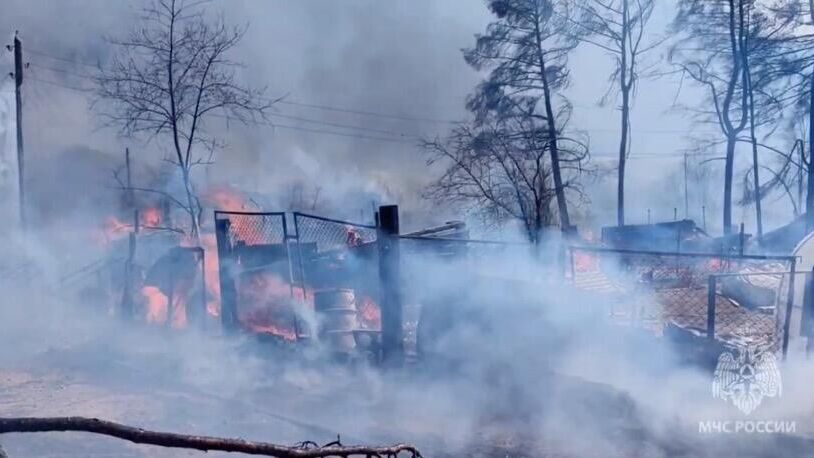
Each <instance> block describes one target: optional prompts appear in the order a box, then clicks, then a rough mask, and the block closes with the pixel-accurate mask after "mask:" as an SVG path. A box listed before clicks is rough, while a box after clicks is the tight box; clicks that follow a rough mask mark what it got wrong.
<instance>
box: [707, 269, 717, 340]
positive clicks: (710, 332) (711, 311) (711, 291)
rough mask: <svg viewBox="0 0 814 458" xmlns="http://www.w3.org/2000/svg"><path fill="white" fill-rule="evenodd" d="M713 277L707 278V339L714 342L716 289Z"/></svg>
mask: <svg viewBox="0 0 814 458" xmlns="http://www.w3.org/2000/svg"><path fill="white" fill-rule="evenodd" d="M716 286H717V285H716V277H715V275H710V276H709V284H708V285H707V338H708V339H710V340H715V289H716Z"/></svg>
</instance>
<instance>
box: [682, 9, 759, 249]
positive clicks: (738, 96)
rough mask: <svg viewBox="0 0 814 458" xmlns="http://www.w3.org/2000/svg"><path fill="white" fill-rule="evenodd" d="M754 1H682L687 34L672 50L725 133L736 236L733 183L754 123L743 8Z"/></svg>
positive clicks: (726, 215)
mask: <svg viewBox="0 0 814 458" xmlns="http://www.w3.org/2000/svg"><path fill="white" fill-rule="evenodd" d="M749 1H750V0H680V1H679V3H678V12H677V14H676V18H675V20H674V23H673V30H674V31H675V32H677V33H679V34H681V38H680V40H679V41H678V42H677V43H676V44H675V45H673V47H672V49H671V50H670V59H671V61H672V62H673V63H674V64H675V65H676V66H678V68H679V69H680V70H681V72H682V73H683V75H684V76H687V77H689V78H691V79H692V80H694V81H695V82H697V83H698V84H699V85H700V86H701V87H703V88H704V89H706V91H707V101H706V102H705V105H704V106H702V107H700V108H699V110H698V111H699V113H701V114H702V115H704V116H705V117H706V118H707V119H705V120H709V119H710V118H711V119H712V120H713V121H714V122H715V123H716V124H717V125H718V127H719V128H720V129H721V133H722V134H723V137H724V138H725V140H726V154H725V158H724V161H725V162H724V192H723V195H724V197H723V230H724V234H726V235H729V234H731V232H732V182H733V176H734V164H735V147H736V145H737V142H738V136H739V135H740V134H741V132H743V130H744V129H745V128H746V126H747V122H748V120H749V111H748V110H749V99H748V94H747V91H746V90H745V88H746V71H745V68H744V65H743V52H744V49H745V39H746V34H747V27H748V25H747V24H746V22H745V16H744V14H743V3H744V2H749Z"/></svg>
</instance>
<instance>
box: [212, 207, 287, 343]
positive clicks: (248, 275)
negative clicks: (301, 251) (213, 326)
mask: <svg viewBox="0 0 814 458" xmlns="http://www.w3.org/2000/svg"><path fill="white" fill-rule="evenodd" d="M215 226H216V232H217V238H218V241H217V242H218V256H219V262H218V265H219V283H220V292H221V294H220V295H221V317H222V321H223V323H224V325H225V326H227V327H230V328H234V327H238V328H241V329H244V330H249V331H251V332H254V333H256V334H269V335H275V336H278V337H282V338H285V339H289V340H294V339H296V338H297V337H298V334H299V332H298V331H299V322H298V320H297V318H296V307H297V299H300V300H302V299H303V298H302V294H301V293H300V294H299V295H298V294H297V292H296V291H295V288H294V287H293V284H294V282H295V279H294V269H293V263H292V259H291V255H290V251H291V250H290V247H289V243H288V242H289V238H290V237H289V234H288V225H287V222H286V218H285V213H282V212H267V213H260V212H223V211H216V212H215Z"/></svg>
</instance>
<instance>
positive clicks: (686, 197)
mask: <svg viewBox="0 0 814 458" xmlns="http://www.w3.org/2000/svg"><path fill="white" fill-rule="evenodd" d="M684 219H690V190H689V187H688V186H687V153H684Z"/></svg>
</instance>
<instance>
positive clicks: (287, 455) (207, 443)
mask: <svg viewBox="0 0 814 458" xmlns="http://www.w3.org/2000/svg"><path fill="white" fill-rule="evenodd" d="M51 431H82V432H88V433H94V434H102V435H105V436H111V437H116V438H119V439H123V440H126V441H130V442H133V443H136V444H150V445H158V446H161V447H173V448H187V449H194V450H201V451H204V452H208V451H222V452H238V453H246V454H249V455H264V456H274V457H277V458H321V457H328V456H341V457H348V456H351V455H365V456H379V457H382V456H387V457H395V456H398V455H399V454H400V453H408V454H410V455H412V456H413V457H420V456H421V453H420V452H419V451H418V450H417V449H416V448H415V447H414V446H412V445H407V444H396V445H393V446H390V447H368V446H361V445H352V446H344V445H341V443H339V441H338V440H337V441H336V442H332V443H331V444H327V445H326V446H324V447H319V446H315V444H314V443H313V442H304V443H302V444H299V445H296V446H293V447H290V446H284V445H277V444H271V443H267V442H252V441H247V440H243V439H225V438H220V437H211V436H193V435H187V434H177V433H168V432H159V431H149V430H146V429H141V428H134V427H132V426H127V425H123V424H120V423H114V422H112V421H105V420H99V419H97V418H86V417H50V418H36V417H28V418H0V434H3V433H37V432H51Z"/></svg>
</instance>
